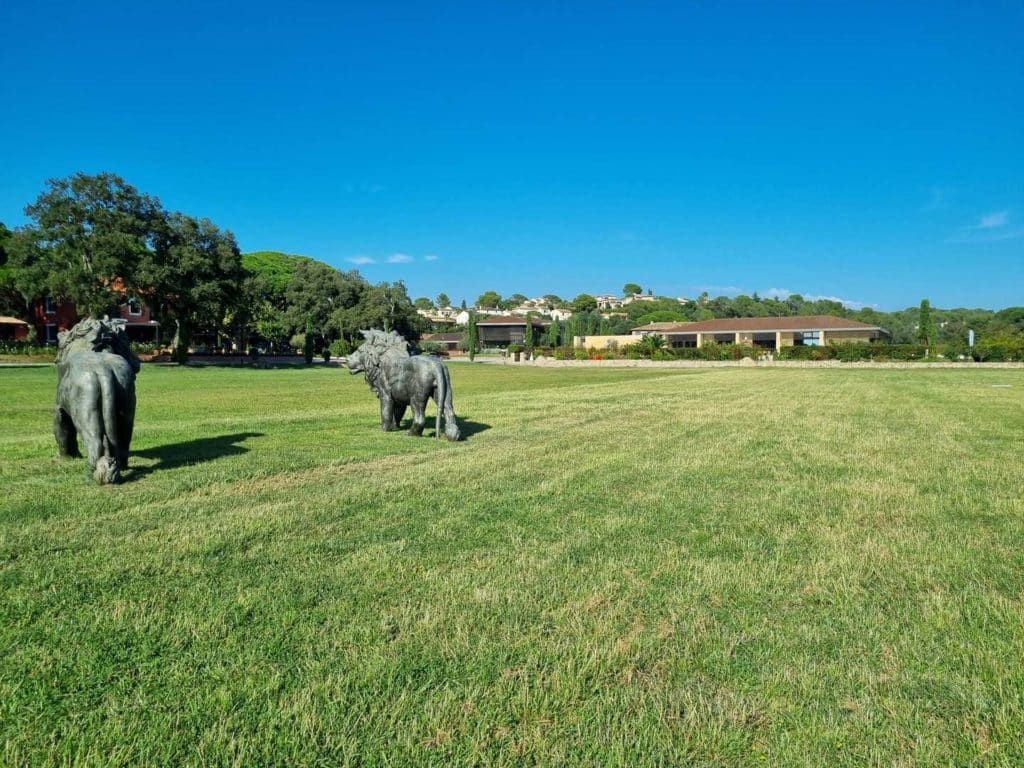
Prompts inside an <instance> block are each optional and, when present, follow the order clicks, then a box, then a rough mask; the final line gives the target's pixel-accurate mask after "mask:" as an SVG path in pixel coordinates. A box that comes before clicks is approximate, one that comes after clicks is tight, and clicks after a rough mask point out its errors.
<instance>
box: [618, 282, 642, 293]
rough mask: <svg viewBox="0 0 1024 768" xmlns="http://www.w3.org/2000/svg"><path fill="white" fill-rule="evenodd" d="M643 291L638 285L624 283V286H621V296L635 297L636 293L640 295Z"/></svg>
mask: <svg viewBox="0 0 1024 768" xmlns="http://www.w3.org/2000/svg"><path fill="white" fill-rule="evenodd" d="M643 290H644V289H643V288H641V287H640V284H639V283H626V284H625V285H624V286H622V295H623V296H635V295H636V294H638V293H642V292H643Z"/></svg>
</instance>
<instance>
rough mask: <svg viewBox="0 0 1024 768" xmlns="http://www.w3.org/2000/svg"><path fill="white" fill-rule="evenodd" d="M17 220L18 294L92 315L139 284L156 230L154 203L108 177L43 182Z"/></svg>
mask: <svg viewBox="0 0 1024 768" xmlns="http://www.w3.org/2000/svg"><path fill="white" fill-rule="evenodd" d="M25 213H26V215H27V216H28V217H29V219H30V220H31V223H30V224H28V225H27V226H25V227H21V228H19V229H18V230H17V232H16V236H15V237H14V238H12V241H11V243H10V245H11V248H10V254H9V261H10V264H11V267H12V268H13V269H15V270H16V277H15V283H16V286H17V288H18V290H19V291H20V292H21V293H22V294H23V295H26V296H42V295H44V294H47V293H48V294H51V295H53V296H55V297H57V298H59V299H70V300H71V301H73V302H74V304H75V307H76V308H77V309H78V311H79V312H80V313H82V314H86V315H92V316H100V315H103V314H106V313H108V312H110V310H111V309H112V307H114V306H116V305H118V304H119V303H121V302H122V301H124V300H125V291H124V290H122V288H123V287H128V288H131V287H133V286H138V285H139V283H138V280H137V274H136V273H137V271H138V268H139V264H140V262H141V261H142V260H143V259H144V258H145V257H147V256H148V255H150V254H151V252H152V251H153V248H154V246H155V243H156V239H157V237H158V236H159V234H160V232H161V231H162V230H163V228H164V213H163V210H162V209H161V207H160V201H159V200H157V198H155V197H152V196H150V195H145V194H142V193H141V192H139V191H138V190H137V189H136V188H135V187H133V186H132V185H131V184H128V183H127V182H125V180H124V179H122V178H121V177H120V176H117V175H116V174H112V173H100V174H96V175H93V176H90V175H87V174H84V173H76V174H74V175H73V176H69V177H67V178H64V179H51V180H50V181H48V182H47V188H46V190H44V191H43V193H42V194H40V195H39V197H38V198H37V199H36V201H35V202H34V203H31V204H30V205H28V206H27V207H26V208H25Z"/></svg>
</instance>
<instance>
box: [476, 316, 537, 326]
mask: <svg viewBox="0 0 1024 768" xmlns="http://www.w3.org/2000/svg"><path fill="white" fill-rule="evenodd" d="M530 321H531V322H532V323H533V324H534V325H544V324H545V323H544V321H543V320H541V319H540V318H539V317H531V318H530ZM476 324H477V325H526V318H525V317H522V316H519V315H487V316H484V317H481V318H480V319H479V320H477V321H476Z"/></svg>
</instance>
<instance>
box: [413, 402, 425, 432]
mask: <svg viewBox="0 0 1024 768" xmlns="http://www.w3.org/2000/svg"><path fill="white" fill-rule="evenodd" d="M426 424H427V400H426V398H419V397H417V398H415V399H413V401H412V426H411V427H409V434H410V435H412V436H413V437H420V436H421V435H422V434H423V427H425V426H426Z"/></svg>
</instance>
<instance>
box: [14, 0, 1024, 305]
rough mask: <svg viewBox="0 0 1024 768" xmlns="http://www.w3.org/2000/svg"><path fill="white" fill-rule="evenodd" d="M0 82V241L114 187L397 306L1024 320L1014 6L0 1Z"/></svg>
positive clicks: (1023, 174)
mask: <svg viewBox="0 0 1024 768" xmlns="http://www.w3.org/2000/svg"><path fill="white" fill-rule="evenodd" d="M0 71H2V73H3V74H2V76H0V99H2V102H0V103H2V104H3V107H4V108H3V118H2V120H0V157H2V159H3V160H2V170H0V174H2V176H0V177H2V185H0V220H2V221H4V222H6V223H7V224H8V225H17V224H21V223H23V222H24V216H23V213H22V209H23V207H24V205H25V204H26V203H27V202H29V201H30V200H32V199H34V198H35V197H36V195H37V194H38V193H39V192H40V191H41V189H42V188H43V184H44V181H45V180H46V179H47V178H49V177H54V176H65V175H68V174H70V173H72V172H74V171H78V170H82V171H86V172H98V171H101V170H109V171H114V172H116V173H119V174H121V175H122V176H124V177H125V178H126V179H127V180H128V181H130V182H131V183H133V184H135V185H136V186H138V187H139V188H141V189H142V190H144V191H146V192H150V193H152V194H155V195H157V196H159V197H160V199H161V200H162V202H163V203H164V205H165V206H166V207H168V208H171V209H178V210H183V211H186V212H188V213H192V214H195V215H201V216H208V217H209V218H211V219H213V220H214V221H215V222H217V223H218V224H220V225H221V226H223V227H226V228H228V229H231V230H232V231H234V233H235V234H236V236H237V237H238V240H239V244H240V245H241V247H242V249H243V250H260V249H274V250H283V251H287V252H291V253H302V254H308V255H310V256H314V257H316V258H320V259H323V260H325V261H328V262H330V263H332V264H335V265H337V266H339V267H347V268H351V267H352V266H353V263H354V262H353V261H352V260H355V262H364V263H362V264H360V266H359V269H360V270H361V271H362V273H363V274H364V275H366V276H367V277H368V278H370V279H371V280H384V279H386V280H393V279H403V280H405V281H406V284H407V285H408V286H409V290H410V293H411V294H412V295H413V296H418V295H429V296H434V295H436V294H437V292H438V291H442V290H443V291H446V292H447V293H448V294H449V295H451V296H452V298H454V299H455V300H456V301H457V300H459V299H461V298H466V299H467V300H470V301H472V300H473V299H474V298H475V297H476V296H477V294H479V293H480V292H481V291H483V290H484V289H488V288H494V289H496V290H498V291H500V292H502V293H505V294H508V293H512V292H522V293H525V294H529V295H536V294H538V293H544V292H548V291H554V292H556V293H559V294H561V295H564V296H568V297H571V296H573V295H575V294H576V293H579V292H581V291H587V292H604V291H618V290H620V289H621V286H622V284H623V283H624V282H626V281H635V282H639V283H641V284H642V285H643V286H644V287H652V288H653V289H654V290H655V291H656V292H657V293H659V294H668V295H680V296H692V295H696V294H697V293H699V292H700V291H701V290H705V289H706V290H709V291H710V292H711V293H712V294H716V293H735V292H736V291H737V290H740V289H742V290H743V291H747V292H752V291H755V290H756V291H760V292H761V293H762V294H764V293H766V292H768V291H770V290H771V289H782V290H791V291H794V292H800V293H803V294H805V295H808V296H810V295H815V296H817V295H822V296H836V297H840V298H843V299H848V300H851V301H855V302H864V303H868V304H874V305H877V306H879V307H880V308H882V309H895V308H901V307H904V306H908V305H911V304H916V303H917V302H918V301H919V300H920V299H921V298H923V297H928V298H930V299H931V300H932V303H933V304H935V305H938V306H987V307H994V308H998V307H1003V306H1008V305H1020V304H1024V4H1022V3H1021V2H1019V1H1018V0H1014V1H1013V2H1009V1H1007V2H964V1H962V0H961V1H960V2H955V3H944V2H925V3H919V4H918V3H909V2H908V3H904V2H899V3H892V2H880V3H856V4H854V3H850V4H842V3H831V2H825V3H822V2H813V3H806V4H801V3H775V4H773V3H736V4H728V3H710V2H708V3H703V2H702V3H680V2H666V3H638V2H634V3H602V2H579V3H551V2H541V1H540V0H538V1H537V2H526V1H524V0H519V1H517V2H506V3H488V2H483V1H481V0H477V1H475V2H467V3H445V2H440V1H439V2H417V3H397V2H396V3H388V2H383V0H377V1H376V2H373V1H371V2H365V3H346V2H341V3H323V4H306V3H301V2H288V3H284V2H278V3H274V4H268V3H262V2H260V1H259V0H253V1H251V2H246V3H232V2H175V3H166V4H161V3H156V2H139V1H138V0H132V2H123V3H109V2H95V3H82V2H49V3H41V2H26V0H6V2H4V3H0ZM371 259H372V260H373V262H372V263H370V261H369V260H371Z"/></svg>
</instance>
